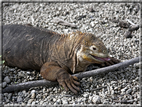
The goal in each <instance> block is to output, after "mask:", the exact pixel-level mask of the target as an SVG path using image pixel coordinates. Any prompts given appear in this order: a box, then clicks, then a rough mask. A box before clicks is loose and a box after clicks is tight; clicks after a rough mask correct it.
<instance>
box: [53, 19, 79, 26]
mask: <svg viewBox="0 0 142 107" xmlns="http://www.w3.org/2000/svg"><path fill="white" fill-rule="evenodd" d="M53 22H54V23H57V24H61V25H64V26H70V27H72V28H77V26H76V25H75V24H72V23H69V22H67V21H64V20H63V19H60V18H54V19H53Z"/></svg>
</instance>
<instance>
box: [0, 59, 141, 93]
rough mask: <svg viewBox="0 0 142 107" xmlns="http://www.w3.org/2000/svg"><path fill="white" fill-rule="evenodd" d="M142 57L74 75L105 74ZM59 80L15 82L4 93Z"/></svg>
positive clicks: (45, 84) (50, 84)
mask: <svg viewBox="0 0 142 107" xmlns="http://www.w3.org/2000/svg"><path fill="white" fill-rule="evenodd" d="M141 58H142V57H136V58H133V59H130V60H127V61H125V62H121V63H118V64H115V65H112V66H108V67H104V68H100V69H96V70H91V71H87V72H81V73H77V74H74V75H73V76H76V77H78V78H79V79H81V78H84V77H90V76H95V75H98V74H103V73H108V72H110V71H115V70H117V69H123V68H126V67H127V66H129V65H132V64H134V63H138V62H139V61H141V60H142V59H141ZM57 84H58V83H57V82H51V81H47V80H37V81H29V82H25V83H19V84H14V85H10V86H8V87H6V88H4V89H2V92H3V93H10V92H14V91H20V90H27V89H30V88H31V87H39V86H48V87H50V86H54V85H57Z"/></svg>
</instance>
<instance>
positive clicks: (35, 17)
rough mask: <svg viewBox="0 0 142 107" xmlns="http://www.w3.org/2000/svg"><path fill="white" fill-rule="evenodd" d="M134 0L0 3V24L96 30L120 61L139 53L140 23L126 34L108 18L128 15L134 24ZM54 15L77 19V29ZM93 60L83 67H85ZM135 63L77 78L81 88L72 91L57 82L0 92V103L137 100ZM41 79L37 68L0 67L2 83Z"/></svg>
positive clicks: (136, 14) (60, 30)
mask: <svg viewBox="0 0 142 107" xmlns="http://www.w3.org/2000/svg"><path fill="white" fill-rule="evenodd" d="M139 7H140V5H139V4H137V3H9V4H8V3H4V4H3V24H31V25H33V26H37V27H43V28H47V29H50V30H53V31H56V32H58V33H61V34H63V33H69V32H73V31H76V30H80V31H82V32H91V33H93V34H95V35H96V36H99V37H100V38H101V39H102V41H103V42H104V44H105V45H106V47H107V48H108V50H109V53H110V56H112V57H115V58H118V59H120V60H121V61H125V60H127V59H131V58H134V57H137V56H139V55H140V45H139V44H140V42H141V41H140V29H138V30H137V31H134V32H133V37H132V38H125V37H124V34H125V32H126V31H127V29H125V28H120V27H119V26H117V23H114V22H112V21H111V20H112V19H119V20H126V19H128V20H130V21H132V22H133V23H134V24H140V9H139ZM54 18H60V19H63V20H65V21H68V22H70V23H73V24H75V25H77V27H78V28H77V29H75V28H71V27H67V26H63V25H59V24H57V23H54V22H53V19H54ZM93 68H94V66H90V67H88V70H91V69H93ZM140 71H141V69H140V63H136V64H134V65H133V66H129V67H128V68H125V69H122V70H119V71H117V72H110V73H107V74H103V75H97V76H94V77H90V78H83V79H81V80H80V82H81V92H80V93H79V94H78V95H74V94H73V93H72V92H65V91H64V90H63V89H62V88H61V87H60V86H55V87H36V88H31V89H29V90H23V91H20V92H14V93H4V94H2V104H3V105H13V104H14V105H16V104H20V105H60V104H63V105H68V104H70V105H85V104H87V105H89V104H90V105H95V104H100V105H123V106H124V105H126V104H127V105H128V104H129V105H132V106H134V105H140V104H141V102H140V101H141V97H140V89H141V88H140ZM38 79H42V77H41V76H40V74H39V72H37V71H22V70H20V69H17V68H9V67H7V66H3V68H2V84H1V85H2V87H6V86H8V85H10V84H14V83H21V82H26V81H32V80H38Z"/></svg>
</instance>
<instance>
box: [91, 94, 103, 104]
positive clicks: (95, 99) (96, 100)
mask: <svg viewBox="0 0 142 107" xmlns="http://www.w3.org/2000/svg"><path fill="white" fill-rule="evenodd" d="M92 102H93V103H94V104H100V103H101V98H100V97H99V96H98V95H94V96H93V98H92Z"/></svg>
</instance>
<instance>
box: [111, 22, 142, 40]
mask: <svg viewBox="0 0 142 107" xmlns="http://www.w3.org/2000/svg"><path fill="white" fill-rule="evenodd" d="M111 21H112V22H114V23H118V25H117V26H119V27H121V28H126V29H128V30H127V31H126V32H125V34H124V36H125V37H126V38H132V37H133V35H132V32H133V31H135V30H138V29H139V28H140V27H141V26H140V25H138V24H134V23H133V22H132V21H130V20H129V19H126V21H125V20H119V19H118V20H116V19H112V20H111Z"/></svg>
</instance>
